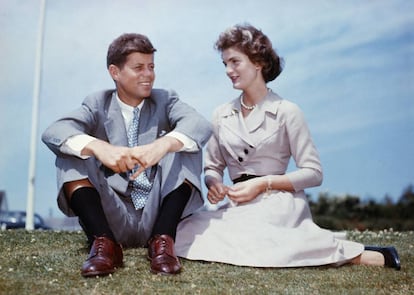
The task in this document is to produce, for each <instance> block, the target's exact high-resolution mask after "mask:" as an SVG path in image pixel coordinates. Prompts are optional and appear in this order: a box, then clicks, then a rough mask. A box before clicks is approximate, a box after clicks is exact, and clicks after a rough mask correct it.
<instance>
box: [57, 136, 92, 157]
mask: <svg viewBox="0 0 414 295" xmlns="http://www.w3.org/2000/svg"><path fill="white" fill-rule="evenodd" d="M95 139H96V138H95V137H93V136H90V135H87V134H79V135H74V136H71V137H69V138H68V139H66V141H65V142H64V143H63V145H62V147H61V148H60V150H61V152H63V153H65V154H68V155H73V156H76V157H79V158H81V159H88V158H89V157H90V156H83V155H81V152H82V150H83V149H84V147H85V146H87V145H88V144H89V143H90V142H91V141H93V140H95Z"/></svg>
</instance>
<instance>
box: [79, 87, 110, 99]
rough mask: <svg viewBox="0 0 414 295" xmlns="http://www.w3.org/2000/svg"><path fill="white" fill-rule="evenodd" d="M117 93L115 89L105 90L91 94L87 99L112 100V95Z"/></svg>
mask: <svg viewBox="0 0 414 295" xmlns="http://www.w3.org/2000/svg"><path fill="white" fill-rule="evenodd" d="M114 93H115V89H104V90H99V91H95V92H92V93H91V94H89V95H88V96H87V97H86V99H88V98H89V99H104V98H111V97H112V95H113V94H114Z"/></svg>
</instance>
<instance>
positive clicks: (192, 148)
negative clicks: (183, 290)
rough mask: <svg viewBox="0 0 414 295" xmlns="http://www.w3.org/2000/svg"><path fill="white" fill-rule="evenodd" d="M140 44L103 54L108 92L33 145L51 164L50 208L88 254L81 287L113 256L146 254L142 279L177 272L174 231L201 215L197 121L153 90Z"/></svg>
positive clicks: (149, 54)
mask: <svg viewBox="0 0 414 295" xmlns="http://www.w3.org/2000/svg"><path fill="white" fill-rule="evenodd" d="M155 51H156V49H155V48H154V47H153V46H152V44H151V42H150V41H149V39H148V38H147V37H146V36H143V35H140V34H124V35H121V36H120V37H118V38H117V39H115V40H114V41H113V42H112V44H111V45H110V46H109V49H108V55H107V67H108V71H109V74H110V75H111V77H112V79H113V80H114V82H115V85H116V89H115V90H107V91H101V92H98V93H95V94H92V95H90V96H88V97H87V98H86V99H85V100H84V102H83V103H82V106H81V107H80V108H79V109H77V110H75V111H73V112H72V113H70V114H69V115H67V116H65V117H63V118H61V119H59V120H58V121H56V122H55V123H53V124H52V125H51V126H50V127H49V128H48V129H47V130H46V131H45V132H44V133H43V135H42V140H43V141H44V143H45V144H46V145H47V146H48V147H49V148H50V149H51V150H52V151H53V152H54V153H55V154H56V156H57V158H56V167H57V179H58V190H59V193H58V205H59V208H60V209H61V210H62V211H63V212H64V213H65V214H66V215H68V216H73V215H76V216H78V218H79V222H80V224H81V226H82V227H83V229H84V231H85V233H86V235H87V237H88V239H89V242H90V244H91V248H90V253H89V256H88V258H87V260H86V261H85V263H84V264H83V266H82V269H81V274H82V275H83V276H85V277H91V276H101V275H107V274H110V273H113V272H114V271H115V269H116V268H117V267H121V266H122V265H123V253H122V246H127V247H133V246H147V245H148V257H149V259H150V261H151V266H150V267H151V268H150V269H151V272H153V273H156V274H176V273H179V272H180V270H181V265H180V262H179V260H178V258H177V256H176V255H175V252H174V242H175V234H176V227H177V224H178V223H179V221H180V220H181V219H182V218H183V217H185V216H188V215H189V214H191V213H192V212H194V211H195V210H196V209H198V208H199V207H200V206H201V205H202V203H203V202H202V198H201V194H200V191H201V188H200V187H201V183H200V175H201V168H202V167H201V166H202V155H201V153H202V151H201V148H202V146H203V145H204V144H205V143H206V141H207V140H208V138H209V137H210V134H211V127H210V124H209V122H208V121H207V120H205V119H204V118H203V117H202V116H201V115H199V114H198V113H197V112H196V111H195V110H194V109H193V108H191V107H190V106H188V105H187V104H185V103H183V102H181V101H180V100H179V99H178V96H177V94H176V93H174V92H172V91H166V90H162V89H153V88H152V86H153V83H154V79H155V73H154V52H155Z"/></svg>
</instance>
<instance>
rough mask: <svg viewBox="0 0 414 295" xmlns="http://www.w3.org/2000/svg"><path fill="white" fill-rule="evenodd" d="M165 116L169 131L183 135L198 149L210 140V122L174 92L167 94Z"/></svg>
mask: <svg viewBox="0 0 414 295" xmlns="http://www.w3.org/2000/svg"><path fill="white" fill-rule="evenodd" d="M167 114H168V120H169V124H170V126H171V130H174V131H177V132H180V133H182V134H185V135H186V136H188V137H189V138H191V139H192V140H194V141H195V142H196V143H197V145H198V147H199V148H200V149H201V148H202V147H203V146H204V145H205V144H206V142H207V140H208V139H209V138H210V136H211V132H212V131H211V130H212V128H211V124H210V122H209V121H208V120H207V119H205V118H204V117H203V116H202V115H201V114H199V113H198V112H197V111H196V110H195V109H194V108H193V107H191V106H189V105H188V104H186V103H184V102H183V101H181V100H180V99H179V98H178V95H177V93H175V92H174V91H170V93H169V102H168V105H167Z"/></svg>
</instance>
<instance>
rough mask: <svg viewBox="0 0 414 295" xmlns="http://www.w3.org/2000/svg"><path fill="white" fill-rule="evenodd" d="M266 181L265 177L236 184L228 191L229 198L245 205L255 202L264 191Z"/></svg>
mask: <svg viewBox="0 0 414 295" xmlns="http://www.w3.org/2000/svg"><path fill="white" fill-rule="evenodd" d="M264 187H265V180H264V178H263V177H258V178H253V179H249V180H246V181H243V182H239V183H236V184H235V185H233V186H232V187H230V188H229V189H228V192H227V196H228V197H229V199H230V200H232V201H233V202H236V203H245V202H249V201H251V200H254V199H255V198H256V197H257V196H258V195H259V194H260V193H262V192H263V191H264V189H263V188H264Z"/></svg>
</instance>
